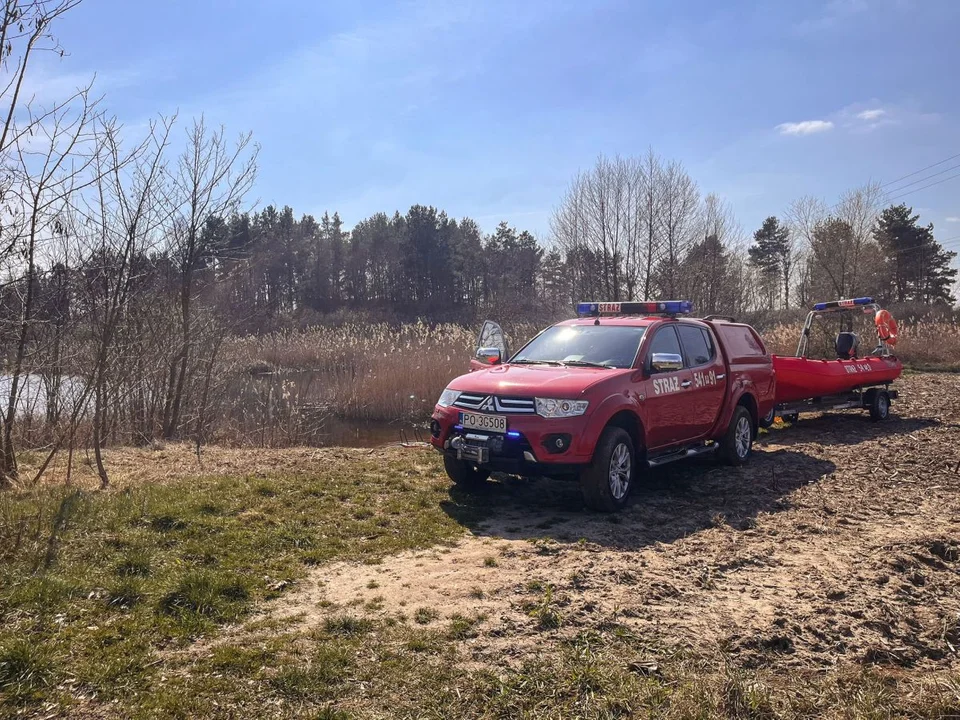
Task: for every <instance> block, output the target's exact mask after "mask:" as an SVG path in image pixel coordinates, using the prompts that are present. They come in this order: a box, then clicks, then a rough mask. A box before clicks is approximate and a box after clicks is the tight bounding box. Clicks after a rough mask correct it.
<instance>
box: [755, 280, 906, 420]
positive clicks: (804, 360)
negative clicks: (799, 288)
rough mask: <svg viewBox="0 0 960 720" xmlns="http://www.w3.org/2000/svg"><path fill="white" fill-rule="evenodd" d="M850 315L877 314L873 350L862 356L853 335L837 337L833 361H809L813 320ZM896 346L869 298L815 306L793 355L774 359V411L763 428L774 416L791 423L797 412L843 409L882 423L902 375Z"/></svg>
mask: <svg viewBox="0 0 960 720" xmlns="http://www.w3.org/2000/svg"><path fill="white" fill-rule="evenodd" d="M851 312H864V313H875V315H874V324H875V326H876V329H877V347H876V348H874V349H873V350H872V351H870V352H869V353H867V354H865V355H863V356H861V355H860V354H859V339H858V338H857V336H856V334H854V333H852V332H841V333H839V334H838V335H837V339H836V344H835V349H836V353H837V359H836V360H814V359H810V358H808V357H807V356H806V355H807V345H808V341H809V338H810V327H811V325H812V324H813V321H814V320H816V319H819V318H822V317H823V316H824V315H827V314H835V313H851ZM896 343H897V323H896V321H895V320H894V319H893V317H892V316H891V315H890V313H889V312H887V311H886V310H882V309H880V307H879V305H877V303H875V302H874V301H873V298H868V297H867V298H852V299H849V300H833V301H831V302H824V303H817V304H816V305H814V307H813V310H812V311H811V312H810V313H809V314H808V315H807V320H806V322H805V323H804V326H803V332H802V334H801V336H800V343H799V345H798V346H797V354H796V356H794V357H787V356H780V355H774V356H773V367H774V370H775V371H776V375H777V391H776V408H775V410H774V414H771V415H768V416H767V417H766V418H764V422H763V423H762V424H764V425H769V424H771V423H772V422H773V418H774V416H775V415H781V416H783V417H784V418H786V419H795V418H796V416H797V415H798V414H799V413H800V412H805V411H821V410H827V409H842V408H864V409H868V410H870V416H871V417H872V418H873V419H874V420H884V419H886V417H887V415H888V414H889V410H890V400H891V399H893V398H896V397H897V392H896V391H895V390H890V389H889V387H888V386H889V384H890V383H892V382H893V381H894V380H896V379H897V378H898V377H900V374H901V373H902V372H903V365H902V364H901V363H900V361H899V360H898V359H897V357H896V356H895V355H894V354H893V347H894V346H895V345H896Z"/></svg>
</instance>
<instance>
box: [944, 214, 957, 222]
mask: <svg viewBox="0 0 960 720" xmlns="http://www.w3.org/2000/svg"><path fill="white" fill-rule="evenodd" d="M946 221H947V222H957V223H960V217H956V216H954V215H951V216H950V217H948V218H946Z"/></svg>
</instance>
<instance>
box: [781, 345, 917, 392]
mask: <svg viewBox="0 0 960 720" xmlns="http://www.w3.org/2000/svg"><path fill="white" fill-rule="evenodd" d="M773 368H774V370H776V372H777V402H778V403H786V402H796V401H797V400H805V399H808V398H815V397H824V396H826V395H838V394H840V393H844V392H850V391H851V390H854V389H856V388H858V387H867V386H871V385H887V384H889V383H892V382H893V381H894V380H896V379H897V378H898V377H900V373H901V372H903V365H902V364H901V363H900V361H899V360H897V358H896V357H894V356H892V355H890V356H885V357H877V356H870V357H863V358H855V359H853V360H839V359H838V360H811V359H810V358H805V357H781V356H779V355H774V356H773Z"/></svg>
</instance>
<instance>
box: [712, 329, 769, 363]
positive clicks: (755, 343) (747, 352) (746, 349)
mask: <svg viewBox="0 0 960 720" xmlns="http://www.w3.org/2000/svg"><path fill="white" fill-rule="evenodd" d="M716 327H717V332H719V333H720V334H721V335H722V336H723V345H724V347H725V348H726V350H727V356H728V357H730V358H731V359H734V358H743V357H750V356H759V355H765V354H766V350H765V349H764V347H763V345H762V344H761V343H760V341H759V340H758V339H757V337H756V336H755V335H754V334H753V332H752V331H751V330H750V328H749V327H748V326H746V325H734V324H732V323H731V324H729V325H728V324H726V323H718V324H717V326H716Z"/></svg>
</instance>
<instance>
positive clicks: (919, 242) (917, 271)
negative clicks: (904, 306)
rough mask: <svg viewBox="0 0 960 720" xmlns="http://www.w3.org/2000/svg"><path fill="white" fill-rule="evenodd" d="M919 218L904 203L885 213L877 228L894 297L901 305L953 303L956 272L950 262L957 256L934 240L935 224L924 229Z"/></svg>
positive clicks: (875, 236)
mask: <svg viewBox="0 0 960 720" xmlns="http://www.w3.org/2000/svg"><path fill="white" fill-rule="evenodd" d="M919 219H920V216H919V215H914V214H913V208H909V207H907V206H906V205H905V204H903V203H901V204H900V205H891V206H890V207H888V208H887V209H886V210H884V211H883V212H882V213H881V214H880V218H879V220H878V221H877V226H876V228H874V231H873V235H874V238H875V239H876V241H877V243H878V244H879V245H880V249H881V250H882V252H883V254H884V258H885V260H886V263H887V267H888V272H889V276H890V282H891V285H892V287H891V297H892V299H893V300H896V301H898V302H904V301H907V300H915V301H919V302H922V303H932V302H938V301H939V302H947V303H953V302H954V301H955V300H954V298H953V296H952V295H951V294H950V289H951V286H952V284H953V282H954V280H956V277H957V271H956V269H954V268H951V267H950V263H951V261H952V260H953V259H954V258H955V257H956V256H957V253H955V252H950V251H947V250H945V249H944V248H943V246H942V245H941V244H940V243H938V242H937V241H936V240H935V239H934V237H933V224H932V223H931V224H930V225H927V226H926V227H921V226H920V225H919V224H918V222H917V221H918V220H919Z"/></svg>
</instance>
